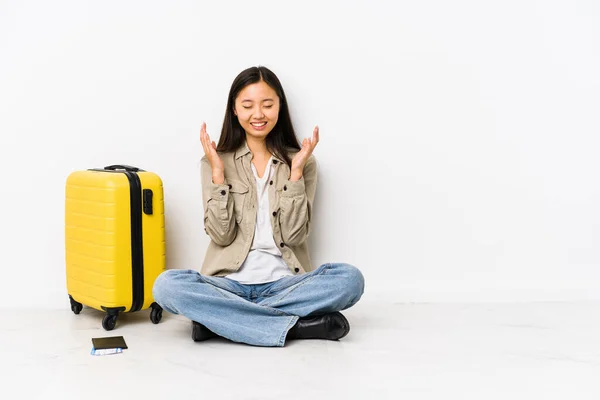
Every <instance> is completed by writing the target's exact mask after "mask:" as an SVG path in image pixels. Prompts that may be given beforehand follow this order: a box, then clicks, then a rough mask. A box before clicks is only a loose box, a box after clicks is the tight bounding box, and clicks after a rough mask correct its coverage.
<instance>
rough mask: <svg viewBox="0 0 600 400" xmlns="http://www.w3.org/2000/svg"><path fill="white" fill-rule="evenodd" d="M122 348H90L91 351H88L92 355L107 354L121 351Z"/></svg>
mask: <svg viewBox="0 0 600 400" xmlns="http://www.w3.org/2000/svg"><path fill="white" fill-rule="evenodd" d="M122 352H123V349H121V348H117V349H94V348H92V352H91V353H90V354H91V355H93V356H108V355H110V354H119V353H122Z"/></svg>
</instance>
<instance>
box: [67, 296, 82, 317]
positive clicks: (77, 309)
mask: <svg viewBox="0 0 600 400" xmlns="http://www.w3.org/2000/svg"><path fill="white" fill-rule="evenodd" d="M69 301H70V302H71V311H73V312H74V313H75V315H77V314H79V313H80V312H81V310H83V304H81V303H79V302H77V301H75V300H74V299H73V298H72V297H71V296H69Z"/></svg>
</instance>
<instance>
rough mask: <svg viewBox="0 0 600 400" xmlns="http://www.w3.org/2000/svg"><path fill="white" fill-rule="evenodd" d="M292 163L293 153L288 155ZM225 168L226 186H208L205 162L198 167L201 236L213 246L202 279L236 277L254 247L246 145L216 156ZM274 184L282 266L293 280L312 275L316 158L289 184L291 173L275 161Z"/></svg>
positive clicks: (271, 189)
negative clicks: (310, 240) (310, 245)
mask: <svg viewBox="0 0 600 400" xmlns="http://www.w3.org/2000/svg"><path fill="white" fill-rule="evenodd" d="M289 154H290V156H292V157H293V155H294V154H295V153H294V152H290V153H289ZM219 155H220V156H221V159H222V160H223V164H224V166H225V182H224V184H222V185H217V184H214V183H213V182H212V170H211V167H210V163H209V161H208V159H207V158H206V156H204V157H203V158H202V161H201V172H202V199H203V203H204V230H205V231H206V233H207V234H208V235H209V236H210V238H211V241H210V244H209V246H208V249H207V251H206V256H205V258H204V263H203V265H202V269H201V271H200V272H201V273H202V274H203V275H208V276H225V275H227V274H229V273H232V272H234V271H237V270H238V269H239V268H240V266H241V265H242V263H243V262H244V260H245V259H246V256H247V255H248V252H249V251H250V247H251V246H252V240H253V238H254V229H255V225H256V213H257V211H258V209H257V202H258V200H257V193H256V183H255V180H254V175H253V173H252V169H251V167H250V163H251V160H252V153H251V152H250V149H249V148H248V146H247V145H246V143H244V145H243V146H242V147H240V148H239V149H238V150H236V151H235V152H230V153H220V154H219ZM273 164H274V172H273V179H272V180H271V181H270V182H269V207H270V210H269V211H270V213H271V215H272V217H271V226H272V227H273V239H274V240H275V243H276V244H277V245H279V246H280V250H281V253H282V257H283V260H284V261H285V262H286V264H287V265H288V266H289V268H290V270H291V271H292V273H294V274H303V273H306V272H309V271H312V270H313V269H314V267H313V266H312V264H311V260H310V256H309V250H308V243H307V237H308V235H309V233H310V227H311V225H310V222H311V215H312V208H313V200H314V197H315V189H316V186H317V163H316V160H315V158H314V156H312V155H311V157H310V158H309V159H308V161H307V162H306V165H305V166H304V171H303V176H302V178H301V179H300V180H298V181H297V182H290V180H289V177H290V168H289V167H288V166H287V164H285V163H284V162H283V161H282V160H280V159H278V158H277V157H275V156H273Z"/></svg>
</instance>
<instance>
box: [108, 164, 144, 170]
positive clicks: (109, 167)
mask: <svg viewBox="0 0 600 400" xmlns="http://www.w3.org/2000/svg"><path fill="white" fill-rule="evenodd" d="M104 169H106V170H109V171H114V170H117V169H124V170H125V171H131V172H138V171H139V170H140V169H139V168H138V167H132V166H131V165H121V164H116V165H109V166H107V167H104Z"/></svg>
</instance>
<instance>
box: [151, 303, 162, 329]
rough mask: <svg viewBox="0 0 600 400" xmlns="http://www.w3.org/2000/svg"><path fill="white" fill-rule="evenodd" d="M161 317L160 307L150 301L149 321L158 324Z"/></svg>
mask: <svg viewBox="0 0 600 400" xmlns="http://www.w3.org/2000/svg"><path fill="white" fill-rule="evenodd" d="M161 319H162V307H161V306H159V305H158V304H156V303H152V311H151V312H150V321H152V323H153V324H158V323H159V322H160V320H161Z"/></svg>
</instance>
